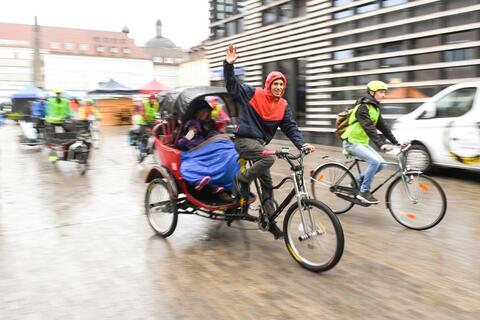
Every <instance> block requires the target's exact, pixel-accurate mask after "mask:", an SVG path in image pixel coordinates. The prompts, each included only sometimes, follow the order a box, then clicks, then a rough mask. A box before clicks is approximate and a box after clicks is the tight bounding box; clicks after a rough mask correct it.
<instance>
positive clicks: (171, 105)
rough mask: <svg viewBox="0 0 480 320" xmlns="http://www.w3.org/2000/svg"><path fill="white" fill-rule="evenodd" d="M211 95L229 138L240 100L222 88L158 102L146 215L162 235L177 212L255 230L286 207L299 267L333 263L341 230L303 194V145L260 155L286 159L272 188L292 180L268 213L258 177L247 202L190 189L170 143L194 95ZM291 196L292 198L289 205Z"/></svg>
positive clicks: (185, 91)
mask: <svg viewBox="0 0 480 320" xmlns="http://www.w3.org/2000/svg"><path fill="white" fill-rule="evenodd" d="M212 96H213V97H217V98H218V99H219V100H220V101H222V102H223V104H224V109H225V112H226V113H227V114H228V116H229V118H230V121H229V122H228V123H226V132H227V134H228V135H229V137H230V138H231V139H233V133H234V132H235V128H236V117H237V115H238V113H239V108H240V105H239V103H238V102H237V101H236V100H235V98H234V97H233V96H232V95H230V94H229V93H228V92H227V91H226V89H225V88H223V87H209V86H204V87H186V88H180V89H175V90H173V91H170V92H168V93H167V94H166V95H165V97H164V99H163V101H162V105H161V109H162V113H163V115H164V117H163V119H162V121H161V123H159V124H158V125H156V126H155V127H154V128H153V130H152V134H153V135H154V141H155V152H157V155H158V158H159V160H160V163H161V164H159V165H156V166H153V167H152V168H151V169H150V171H149V173H148V176H147V178H146V183H148V185H147V188H146V193H145V199H144V201H145V213H146V216H147V220H148V222H149V224H150V226H151V227H152V229H153V230H154V232H155V233H156V234H157V235H159V236H160V237H163V238H167V237H169V236H170V235H172V234H173V232H174V231H175V228H176V226H177V221H178V216H179V215H180V214H195V215H198V216H202V217H206V218H210V219H214V220H222V221H225V222H226V224H227V225H228V226H231V225H232V223H233V222H235V221H239V220H242V221H250V222H254V223H256V224H257V225H258V229H260V230H262V231H267V230H268V229H269V224H270V223H272V222H274V221H275V219H276V218H277V217H278V216H279V215H280V214H281V213H282V212H283V210H284V209H286V208H287V206H289V208H288V210H287V213H286V214H285V217H284V221H283V232H284V241H285V244H286V247H287V249H288V251H289V253H290V255H291V256H292V257H293V259H294V260H295V261H296V262H298V263H299V264H300V265H301V266H302V267H304V268H306V269H308V270H311V271H314V272H323V271H327V270H329V269H331V268H333V267H334V266H335V265H336V264H337V263H338V262H339V261H340V258H341V256H342V254H343V248H344V235H343V230H342V226H341V224H340V222H339V220H338V218H337V217H336V216H335V214H334V213H333V212H332V211H331V210H330V209H329V208H328V207H327V206H326V205H324V204H323V203H322V202H320V201H318V200H314V199H313V198H311V197H310V196H309V195H308V191H307V188H306V185H305V183H304V179H303V171H304V168H303V158H304V156H305V155H306V154H307V152H306V150H301V152H300V153H299V154H292V153H290V151H289V150H288V148H282V149H281V150H277V151H269V150H265V152H264V154H265V155H276V156H277V157H278V158H279V159H283V160H285V161H287V162H288V163H289V165H290V169H291V175H290V176H287V177H286V178H284V179H283V180H282V181H281V182H280V183H279V184H278V185H277V186H274V189H279V188H280V187H281V186H282V185H284V184H285V183H286V182H293V188H292V190H291V191H290V193H289V194H288V195H287V197H286V198H285V200H284V201H283V202H282V203H281V204H279V205H278V204H276V208H277V209H276V211H275V212H274V213H273V214H270V215H268V214H266V213H265V211H264V210H263V203H264V201H263V199H262V194H261V193H260V188H259V187H260V182H259V181H255V183H254V185H255V187H256V191H257V195H254V194H252V193H251V196H250V197H249V199H248V201H246V199H244V198H241V197H239V199H236V201H234V202H230V203H224V202H221V201H219V200H218V199H216V198H215V197H212V195H211V194H209V193H205V192H202V191H197V190H195V188H193V186H192V185H190V184H188V183H187V182H186V181H185V180H184V179H183V178H182V175H181V171H180V168H181V165H182V152H185V151H180V150H179V149H177V148H176V147H175V145H176V142H177V141H178V139H179V137H180V134H181V130H180V128H182V124H183V123H184V122H185V121H186V120H187V119H188V117H189V116H192V113H193V111H192V110H191V109H190V106H191V104H192V103H193V102H194V101H195V100H197V99H206V100H207V99H208V98H211V97H212ZM187 152H188V151H187ZM239 162H240V164H241V165H242V166H241V170H244V169H245V166H246V165H248V163H247V161H245V160H243V159H239ZM294 199H295V200H296V201H294V202H293V204H291V205H290V203H291V202H292V200H294ZM254 202H255V205H256V206H257V207H258V215H253V214H252V215H251V214H250V213H249V212H248V211H249V208H250V207H251V206H252V204H253V203H254ZM250 210H251V209H250ZM252 211H253V210H252Z"/></svg>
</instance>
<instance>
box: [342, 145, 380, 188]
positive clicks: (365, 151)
mask: <svg viewBox="0 0 480 320" xmlns="http://www.w3.org/2000/svg"><path fill="white" fill-rule="evenodd" d="M343 148H344V149H345V150H346V151H347V152H348V153H350V154H351V155H353V156H355V157H357V158H359V159H362V160H365V161H366V162H367V163H368V167H367V170H366V171H365V172H364V173H363V175H362V176H361V177H360V181H361V182H362V184H361V185H360V192H366V191H370V188H371V186H372V182H373V177H375V174H376V173H377V172H379V171H382V170H383V168H385V161H384V160H383V158H382V156H380V155H379V154H378V152H377V151H375V149H373V148H372V147H370V146H369V145H363V144H352V143H349V142H348V141H347V140H344V141H343Z"/></svg>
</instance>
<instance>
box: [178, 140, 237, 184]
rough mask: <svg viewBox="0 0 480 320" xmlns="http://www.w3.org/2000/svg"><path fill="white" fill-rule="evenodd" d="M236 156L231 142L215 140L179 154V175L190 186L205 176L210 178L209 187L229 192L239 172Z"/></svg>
mask: <svg viewBox="0 0 480 320" xmlns="http://www.w3.org/2000/svg"><path fill="white" fill-rule="evenodd" d="M237 159H238V154H237V151H236V150H235V146H234V144H233V142H232V141H230V140H227V139H217V140H213V141H211V142H207V143H206V144H204V145H202V146H200V147H199V148H197V149H194V150H191V151H183V152H182V154H181V166H180V173H181V174H182V177H183V178H184V179H185V180H186V181H187V182H188V183H191V184H195V183H197V182H198V181H199V180H200V179H202V178H203V177H205V176H210V177H211V178H212V181H211V183H210V184H211V185H215V186H222V187H224V188H225V189H226V190H228V191H231V190H232V187H233V178H234V177H235V175H236V174H237V172H238V170H240V166H239V164H238V162H237Z"/></svg>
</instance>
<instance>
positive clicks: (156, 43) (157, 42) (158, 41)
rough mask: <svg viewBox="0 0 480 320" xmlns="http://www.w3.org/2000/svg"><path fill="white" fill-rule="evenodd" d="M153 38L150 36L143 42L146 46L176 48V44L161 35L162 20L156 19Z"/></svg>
mask: <svg viewBox="0 0 480 320" xmlns="http://www.w3.org/2000/svg"><path fill="white" fill-rule="evenodd" d="M156 33H157V35H156V36H155V38H152V39H150V40H148V41H147V43H145V47H146V48H176V47H177V46H176V45H175V43H173V42H172V41H171V40H170V39H167V38H165V37H163V36H162V22H161V21H160V20H157V25H156Z"/></svg>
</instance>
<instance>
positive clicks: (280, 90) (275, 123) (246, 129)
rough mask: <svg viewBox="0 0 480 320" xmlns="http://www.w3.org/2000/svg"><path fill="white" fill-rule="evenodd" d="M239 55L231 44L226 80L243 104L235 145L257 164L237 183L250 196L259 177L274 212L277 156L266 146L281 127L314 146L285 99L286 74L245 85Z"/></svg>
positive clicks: (296, 142)
mask: <svg viewBox="0 0 480 320" xmlns="http://www.w3.org/2000/svg"><path fill="white" fill-rule="evenodd" d="M237 58H238V55H237V48H236V47H235V46H233V45H230V46H228V48H227V53H226V56H225V61H224V62H223V71H224V77H225V83H226V87H227V91H228V92H229V93H231V94H232V95H234V96H235V97H236V98H237V100H238V101H239V102H240V103H241V105H242V109H241V111H240V114H239V116H238V119H237V123H238V126H237V132H236V134H235V148H236V149H237V152H238V153H239V154H240V157H241V158H243V159H246V160H252V161H253V162H254V163H253V165H252V166H251V167H250V168H248V169H247V171H246V172H245V173H240V172H239V173H238V175H237V176H236V177H235V185H236V188H237V190H238V193H240V194H241V195H242V196H243V197H246V198H247V197H248V194H249V185H250V183H251V182H252V181H253V180H255V179H257V178H258V179H260V182H261V185H262V194H263V199H264V209H265V211H266V213H267V214H272V213H273V212H274V211H275V206H274V201H273V189H272V186H273V185H272V177H271V175H270V167H271V166H272V165H273V163H274V162H275V156H264V155H263V154H262V153H263V151H264V149H265V145H267V144H268V143H270V141H271V140H272V138H273V136H274V135H275V133H276V131H277V129H278V128H280V129H281V130H282V131H283V133H285V135H286V136H287V137H288V138H289V139H290V140H291V141H292V142H293V144H294V145H295V146H296V147H297V148H298V149H302V148H304V149H307V150H308V151H309V152H313V151H315V147H314V146H312V145H310V144H307V143H305V141H304V139H303V135H302V133H301V132H300V130H299V129H298V126H297V123H296V122H295V120H294V119H293V114H292V110H291V108H290V107H289V105H288V102H287V100H285V99H283V98H282V97H283V94H284V93H285V88H286V86H287V79H286V78H285V76H284V75H283V74H282V73H281V72H278V71H273V72H271V73H270V74H269V75H268V76H267V79H266V81H265V87H264V88H263V89H261V88H254V87H252V86H249V85H246V84H242V83H240V82H238V80H237V79H236V77H235V73H234V68H233V63H234V62H235V61H236V60H237ZM269 231H270V232H271V233H273V235H274V236H275V239H278V238H280V237H282V235H283V234H282V232H281V231H280V229H279V228H278V227H277V226H276V224H275V223H274V222H272V223H271V225H270V230H269Z"/></svg>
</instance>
